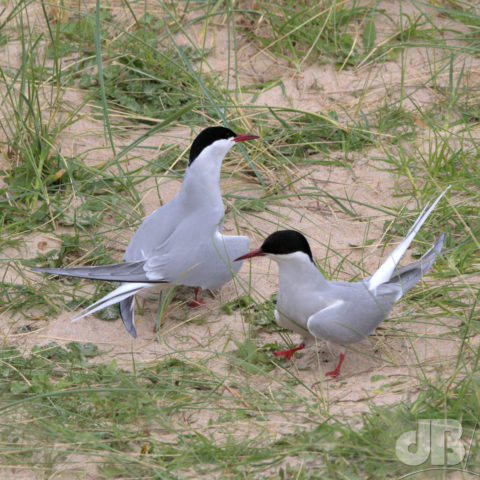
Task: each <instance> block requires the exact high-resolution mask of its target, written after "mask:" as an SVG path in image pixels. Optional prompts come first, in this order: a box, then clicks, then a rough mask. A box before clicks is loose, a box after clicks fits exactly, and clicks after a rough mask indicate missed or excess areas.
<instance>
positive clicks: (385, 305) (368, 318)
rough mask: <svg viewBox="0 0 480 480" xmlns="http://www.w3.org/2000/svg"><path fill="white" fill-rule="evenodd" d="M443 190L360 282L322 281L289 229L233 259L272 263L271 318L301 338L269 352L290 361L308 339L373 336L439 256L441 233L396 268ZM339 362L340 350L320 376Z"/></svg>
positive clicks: (303, 243) (307, 252)
mask: <svg viewBox="0 0 480 480" xmlns="http://www.w3.org/2000/svg"><path fill="white" fill-rule="evenodd" d="M449 188H450V187H449ZM447 190H448V188H447ZM447 190H445V191H444V192H443V193H442V194H441V195H439V196H438V198H437V199H436V200H435V201H434V202H433V203H432V204H431V205H427V206H426V207H425V208H424V209H423V211H422V213H421V214H420V216H419V217H418V218H417V220H416V222H415V223H414V224H413V226H412V228H411V229H410V231H409V232H408V233H407V235H406V237H405V238H404V239H403V240H402V241H401V242H400V244H399V245H398V246H397V248H395V250H394V251H393V252H392V253H391V255H390V256H389V257H388V258H387V259H386V261H385V262H384V263H383V265H382V266H381V267H380V268H379V269H378V270H377V271H376V272H375V273H374V274H373V275H372V276H371V277H368V278H365V279H364V280H362V281H360V282H342V281H328V280H326V279H325V278H324V276H323V275H322V274H321V273H320V271H319V270H318V269H317V267H316V265H315V262H314V260H313V257H312V252H311V250H310V245H309V244H308V241H307V239H306V238H305V237H304V236H303V235H302V234H301V233H299V232H297V231H295V230H281V231H278V232H275V233H272V234H271V235H270V236H269V237H267V239H266V240H265V241H264V242H263V244H262V246H261V247H260V248H259V249H258V250H254V251H252V252H249V253H247V254H245V255H242V256H241V257H239V258H237V260H245V259H247V258H252V257H259V256H265V255H266V256H268V257H270V258H271V259H272V260H275V261H276V262H277V264H278V279H279V281H278V297H277V305H276V310H275V319H276V321H277V323H278V324H279V325H280V326H281V327H284V328H287V329H290V330H293V331H294V332H296V333H299V334H300V335H302V336H303V342H302V343H301V344H300V345H299V346H298V347H296V348H291V349H289V350H283V351H280V352H274V353H275V355H277V356H283V357H285V358H287V359H290V358H291V357H292V355H293V353H294V352H295V351H297V350H301V349H303V348H305V344H306V343H307V342H308V341H311V340H312V339H313V338H319V339H322V340H326V341H329V342H332V343H334V344H338V345H347V344H350V343H354V342H358V341H360V340H362V339H363V338H365V337H366V336H368V335H371V334H372V333H374V332H375V329H376V328H377V327H378V326H379V325H380V323H381V322H382V321H383V320H384V319H385V318H386V317H387V315H388V314H389V313H390V311H391V310H392V308H393V305H394V304H395V302H396V301H397V300H399V299H400V298H401V297H402V296H403V295H404V294H405V293H406V292H408V291H409V290H410V289H411V288H412V287H413V286H414V285H415V284H416V283H417V282H418V281H419V280H420V279H421V278H422V276H423V275H424V274H425V273H426V272H427V271H428V269H429V268H430V267H431V266H432V265H433V262H434V261H435V259H436V258H437V255H438V254H439V253H440V252H441V250H442V247H443V240H444V235H443V234H442V235H440V237H439V238H438V240H437V241H436V242H435V244H434V245H433V247H432V248H431V249H430V250H429V251H428V252H427V253H425V255H423V257H422V258H421V259H420V260H418V261H416V262H413V263H411V264H409V265H406V266H405V267H401V268H397V265H398V263H399V262H400V260H401V258H402V257H403V255H404V253H405V252H406V250H407V248H408V247H409V246H410V244H411V242H412V240H413V239H414V237H415V235H416V234H417V232H418V231H419V230H420V228H421V226H422V225H423V223H424V222H425V220H426V219H427V218H428V216H429V215H430V213H431V212H432V210H433V209H434V208H435V206H436V205H437V203H438V202H439V200H440V199H441V198H442V197H443V195H444V194H445V192H446V191H447ZM344 358H345V351H344V350H343V351H342V353H341V354H340V358H339V362H338V365H337V367H336V368H335V370H332V371H331V372H328V373H326V375H329V376H331V377H334V378H335V377H337V376H338V375H339V373H340V367H341V365H342V362H343V360H344Z"/></svg>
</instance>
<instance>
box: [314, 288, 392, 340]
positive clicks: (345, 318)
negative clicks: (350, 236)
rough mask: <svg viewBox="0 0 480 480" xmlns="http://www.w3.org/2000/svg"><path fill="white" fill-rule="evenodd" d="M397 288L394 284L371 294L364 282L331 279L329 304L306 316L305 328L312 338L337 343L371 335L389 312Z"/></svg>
mask: <svg viewBox="0 0 480 480" xmlns="http://www.w3.org/2000/svg"><path fill="white" fill-rule="evenodd" d="M398 289H399V288H398V285H395V286H392V288H391V289H389V290H388V291H385V292H382V294H381V295H376V296H374V295H373V294H372V293H371V292H370V291H369V290H368V287H367V284H366V283H364V282H358V283H346V282H332V286H331V288H330V289H329V290H330V291H329V294H328V304H329V305H328V306H327V307H326V308H323V309H321V310H319V311H318V312H316V313H314V314H313V315H311V316H310V317H309V319H308V322H307V327H308V330H309V331H310V332H311V334H312V335H314V336H315V337H317V338H321V339H323V340H327V341H329V342H332V343H336V344H348V343H354V342H358V341H360V340H362V339H363V338H365V337H366V336H368V335H370V334H372V333H373V332H374V331H375V329H376V328H377V327H378V325H379V324H380V323H381V322H382V321H383V320H384V319H385V317H386V316H387V315H388V314H389V313H390V310H391V309H392V307H393V305H394V303H395V300H396V297H397V296H398ZM326 298H327V297H326Z"/></svg>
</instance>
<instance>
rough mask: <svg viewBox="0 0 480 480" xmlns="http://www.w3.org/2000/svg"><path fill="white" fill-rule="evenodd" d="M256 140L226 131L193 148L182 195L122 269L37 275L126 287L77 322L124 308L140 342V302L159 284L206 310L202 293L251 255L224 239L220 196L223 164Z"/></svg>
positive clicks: (143, 233)
mask: <svg viewBox="0 0 480 480" xmlns="http://www.w3.org/2000/svg"><path fill="white" fill-rule="evenodd" d="M256 138H259V137H258V136H256V135H247V134H243V135H237V134H235V133H234V132H232V130H230V129H228V128H224V127H209V128H206V129H205V130H203V131H202V132H200V134H199V135H198V136H197V137H196V138H195V140H194V141H193V143H192V146H191V148H190V157H189V162H188V166H187V169H186V171H185V176H184V178H183V182H182V186H181V188H180V191H179V193H178V194H177V195H176V196H175V197H173V198H172V199H171V200H170V201H169V202H167V203H166V204H165V205H163V206H162V207H160V208H159V209H157V210H156V211H155V212H153V213H152V214H151V215H149V216H148V217H147V218H146V219H145V220H144V221H143V223H142V224H141V225H140V227H139V228H138V230H137V231H136V233H135V234H134V236H133V237H132V239H131V240H130V243H129V245H128V247H127V250H126V251H125V255H124V257H123V262H122V263H117V264H113V265H102V266H93V267H77V268H33V269H32V270H34V271H36V272H42V273H49V274H54V275H62V276H67V277H80V278H89V279H93V280H106V281H112V282H122V284H121V285H120V286H119V287H118V288H117V289H115V290H114V291H113V292H111V293H109V294H108V295H106V296H105V297H103V298H102V299H100V300H99V301H98V302H95V303H94V304H93V305H90V306H89V307H88V308H86V309H85V310H83V311H82V312H81V314H80V315H78V316H77V317H76V318H74V320H79V319H80V318H82V317H84V316H86V315H89V314H91V313H94V312H96V311H98V310H101V309H103V308H105V307H108V306H109V305H113V304H115V303H120V315H121V317H122V320H123V324H124V325H125V328H126V329H127V331H128V332H129V333H130V335H132V337H134V338H136V337H137V332H136V330H135V323H134V315H133V307H134V296H135V294H136V293H137V292H139V291H140V290H143V289H144V288H149V287H152V286H153V285H152V284H155V283H172V284H176V285H186V286H191V287H195V298H194V300H193V301H192V302H190V303H189V305H190V306H199V305H201V304H204V303H205V302H203V301H202V300H199V299H198V290H199V288H202V289H210V290H213V289H215V288H218V287H220V286H222V285H223V284H224V283H226V282H228V281H229V280H231V279H232V277H233V276H234V275H235V274H236V273H238V271H239V270H240V267H241V266H242V262H240V261H234V262H232V260H231V259H233V258H236V257H238V256H239V255H242V254H244V253H245V252H248V247H249V243H250V241H249V239H248V237H243V236H242V237H240V236H225V235H222V234H221V229H222V222H223V217H224V206H223V201H222V195H221V191H220V185H219V181H220V169H221V166H222V161H223V159H224V157H225V155H226V154H227V152H228V151H229V150H230V148H232V147H233V145H235V144H236V143H238V142H244V141H246V140H254V139H256Z"/></svg>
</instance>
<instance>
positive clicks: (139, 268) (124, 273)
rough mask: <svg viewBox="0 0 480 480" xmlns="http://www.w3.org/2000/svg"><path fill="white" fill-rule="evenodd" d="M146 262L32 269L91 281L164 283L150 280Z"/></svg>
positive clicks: (160, 279)
mask: <svg viewBox="0 0 480 480" xmlns="http://www.w3.org/2000/svg"><path fill="white" fill-rule="evenodd" d="M144 265H145V262H143V261H142V262H131V263H126V262H124V263H114V264H112V265H99V266H94V267H75V268H32V270H33V271H34V272H41V273H50V274H52V275H60V276H63V277H77V278H89V279H91V280H105V281H110V282H135V283H138V282H142V283H162V282H164V281H165V280H164V279H162V278H158V276H157V278H155V279H151V278H148V276H147V273H146V272H145V270H144Z"/></svg>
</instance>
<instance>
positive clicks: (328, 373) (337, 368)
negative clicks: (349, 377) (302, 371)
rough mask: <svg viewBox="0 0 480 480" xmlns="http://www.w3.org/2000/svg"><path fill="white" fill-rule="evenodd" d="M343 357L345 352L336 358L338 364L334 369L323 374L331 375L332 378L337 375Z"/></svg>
mask: <svg viewBox="0 0 480 480" xmlns="http://www.w3.org/2000/svg"><path fill="white" fill-rule="evenodd" d="M344 359H345V354H344V353H341V354H340V358H339V359H338V365H337V367H336V368H335V370H332V371H331V372H327V373H326V374H325V375H328V376H329V377H332V378H337V377H338V375H340V367H341V366H342V363H343V360H344Z"/></svg>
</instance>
